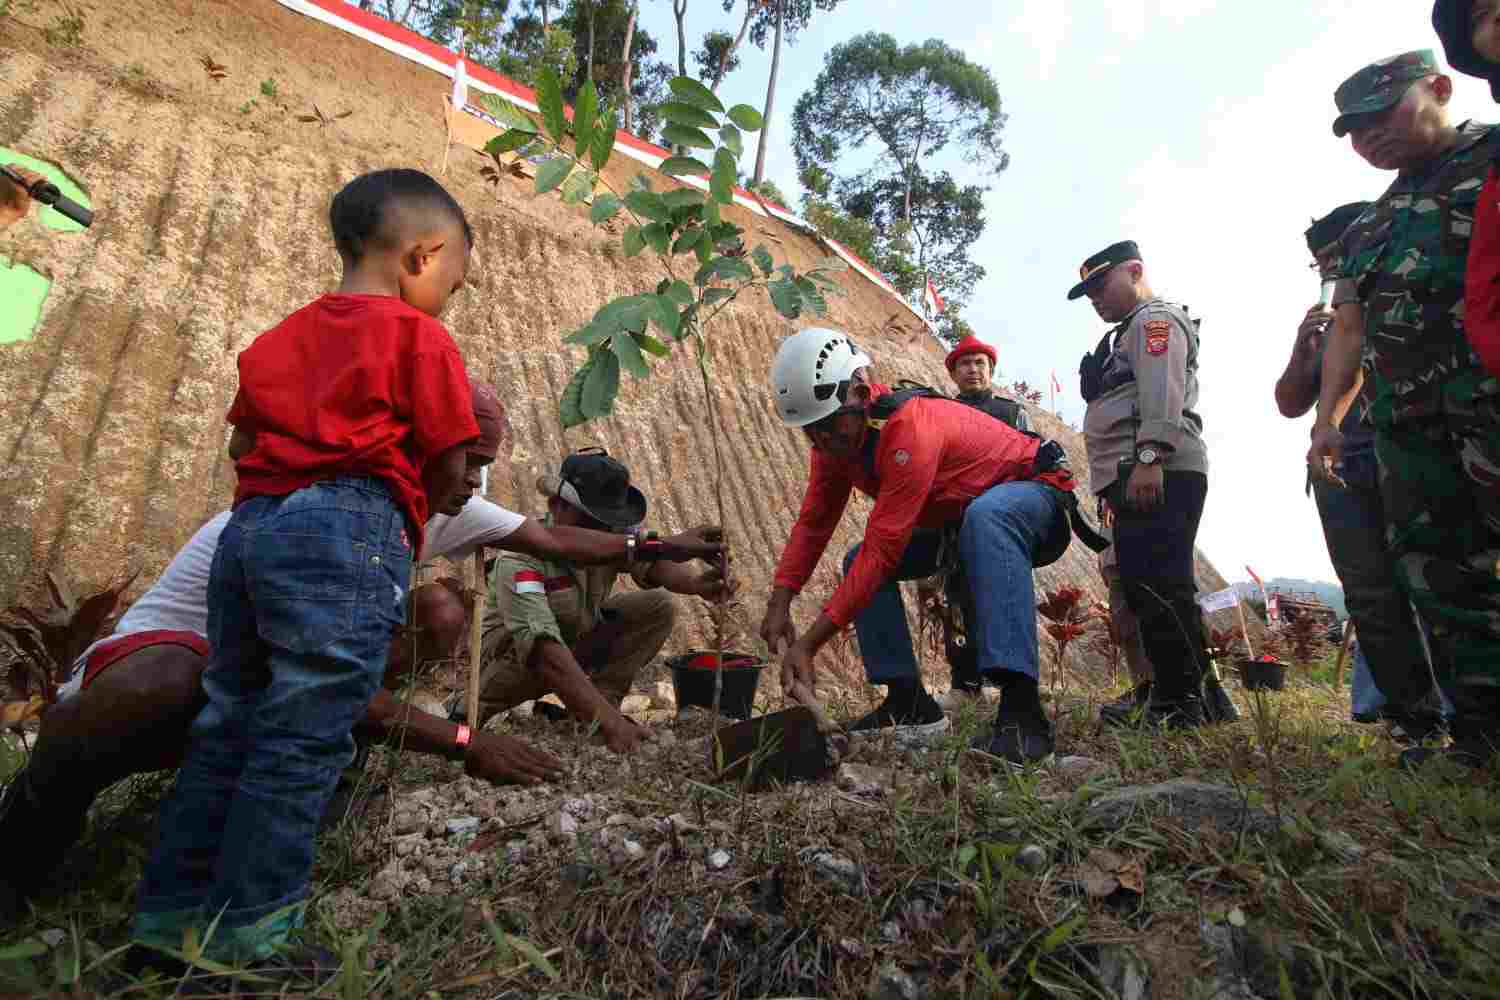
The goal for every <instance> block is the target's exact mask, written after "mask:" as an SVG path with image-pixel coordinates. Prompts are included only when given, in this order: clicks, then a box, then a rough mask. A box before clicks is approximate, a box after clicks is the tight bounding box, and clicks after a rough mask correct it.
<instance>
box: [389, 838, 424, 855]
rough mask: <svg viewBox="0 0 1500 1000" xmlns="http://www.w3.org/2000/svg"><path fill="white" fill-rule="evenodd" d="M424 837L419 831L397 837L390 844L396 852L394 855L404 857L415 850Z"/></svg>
mask: <svg viewBox="0 0 1500 1000" xmlns="http://www.w3.org/2000/svg"><path fill="white" fill-rule="evenodd" d="M425 839H426V838H424V837H423V836H422V835H421V834H420V833H418V834H413V835H411V836H408V837H397V838H396V839H395V841H394V843H393V844H392V845H391V846H392V848H393V849H394V850H395V852H396V857H398V858H404V857H406V856H407V855H408V854H410V853H411V852H412V851H415V850H416V849H417V847H418V845H420V844H421V843H422V841H423V840H425Z"/></svg>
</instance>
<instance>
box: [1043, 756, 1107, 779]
mask: <svg viewBox="0 0 1500 1000" xmlns="http://www.w3.org/2000/svg"><path fill="white" fill-rule="evenodd" d="M1102 767H1104V762H1103V761H1098V760H1095V759H1094V758H1092V757H1081V756H1078V755H1077V754H1070V755H1069V756H1067V757H1058V758H1056V759H1055V760H1053V762H1052V770H1054V771H1056V772H1057V773H1058V774H1065V775H1067V776H1069V777H1079V778H1081V777H1084V776H1086V775H1089V774H1093V773H1094V772H1095V771H1097V770H1099V769H1100V768H1102Z"/></svg>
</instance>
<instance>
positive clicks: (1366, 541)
mask: <svg viewBox="0 0 1500 1000" xmlns="http://www.w3.org/2000/svg"><path fill="white" fill-rule="evenodd" d="M1340 475H1341V476H1342V478H1343V479H1344V481H1345V482H1346V483H1347V484H1348V488H1347V489H1343V488H1340V487H1338V486H1336V485H1334V484H1332V483H1325V482H1318V483H1316V484H1315V485H1314V487H1313V489H1314V495H1315V496H1316V498H1317V501H1318V515H1319V517H1320V518H1321V519H1322V521H1323V537H1324V539H1326V540H1327V542H1328V558H1329V559H1330V560H1332V562H1333V569H1334V572H1335V573H1337V574H1338V577H1339V583H1340V584H1342V585H1343V588H1344V603H1345V604H1346V605H1347V607H1348V609H1349V617H1350V618H1351V619H1352V620H1353V622H1354V628H1355V632H1356V633H1357V634H1358V636H1359V646H1360V649H1361V650H1362V651H1363V653H1364V657H1365V661H1366V662H1367V663H1368V664H1369V666H1370V673H1371V674H1372V675H1373V677H1374V679H1375V686H1376V687H1378V688H1380V692H1381V693H1382V694H1383V695H1385V697H1386V698H1387V699H1388V700H1389V701H1390V702H1391V703H1392V706H1393V707H1398V708H1404V707H1408V706H1413V705H1415V704H1417V702H1419V701H1421V699H1422V698H1423V696H1425V695H1426V694H1427V692H1428V691H1429V690H1430V689H1431V687H1432V681H1431V671H1430V670H1429V669H1428V667H1427V657H1426V654H1425V653H1424V652H1423V651H1422V636H1421V632H1420V631H1419V629H1418V626H1417V623H1416V621H1415V620H1414V619H1413V618H1412V614H1411V606H1410V605H1409V604H1408V602H1407V599H1406V594H1404V593H1403V592H1402V591H1401V587H1400V585H1399V584H1398V582H1397V580H1396V563H1395V559H1394V557H1393V556H1392V554H1391V551H1390V550H1389V549H1388V548H1387V547H1386V528H1385V504H1384V502H1383V501H1382V500H1381V497H1380V485H1379V481H1378V473H1377V468H1376V463H1375V456H1374V455H1373V454H1366V455H1355V456H1351V457H1350V458H1348V459H1346V460H1345V462H1344V464H1343V468H1342V470H1341V472H1340Z"/></svg>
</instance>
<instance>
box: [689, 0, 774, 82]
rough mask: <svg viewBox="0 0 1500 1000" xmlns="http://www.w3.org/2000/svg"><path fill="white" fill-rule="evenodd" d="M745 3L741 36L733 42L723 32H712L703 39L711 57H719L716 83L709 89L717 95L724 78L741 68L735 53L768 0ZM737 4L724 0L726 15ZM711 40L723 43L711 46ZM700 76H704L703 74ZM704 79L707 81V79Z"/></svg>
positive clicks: (714, 74)
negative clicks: (719, 40)
mask: <svg viewBox="0 0 1500 1000" xmlns="http://www.w3.org/2000/svg"><path fill="white" fill-rule="evenodd" d="M744 2H745V17H744V20H742V21H740V30H739V34H737V35H735V36H734V39H733V41H730V40H729V35H728V34H726V33H724V32H721V31H720V32H712V33H711V34H709V35H707V36H705V37H704V39H703V43H704V48H705V50H706V51H707V52H708V53H709V54H710V55H713V56H717V62H716V64H715V66H714V71H713V79H714V82H713V84H712V85H711V86H710V87H709V89H710V90H712V91H713V92H714V93H716V94H717V93H718V92H719V84H721V83H723V82H724V77H726V76H728V75H729V74H730V73H733V72H734V71H735V70H736V69H738V68H739V65H740V59H739V56H737V55H735V53H736V52H738V51H739V47H740V43H741V42H743V41H744V40H745V35H746V34H747V33H748V32H749V31H750V22H751V21H752V20H754V18H755V11H756V9H757V8H759V7H764V6H765V5H766V3H767V0H744ZM735 3H736V0H724V13H726V14H727V13H729V12H730V11H732V10H734V5H735ZM710 38H716V39H722V40H723V41H722V42H721V43H720V44H719V45H717V46H715V45H713V44H710V42H709V39H710ZM724 43H727V44H724ZM700 65H701V64H700ZM699 75H700V76H702V74H699ZM703 78H704V79H707V77H703Z"/></svg>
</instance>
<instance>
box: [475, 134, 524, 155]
mask: <svg viewBox="0 0 1500 1000" xmlns="http://www.w3.org/2000/svg"><path fill="white" fill-rule="evenodd" d="M535 138H536V132H535V131H534V130H533V131H531V132H527V131H524V130H522V129H518V128H510V129H506V130H505V131H504V132H501V133H500V134H499V135H497V136H495V138H493V139H491V140H490V141H489V142H487V143H485V144H484V151H485V152H486V153H489V154H490V155H491V156H499V155H500V154H501V153H511V152H514V151H515V150H518V149H520V148H521V147H522V146H524V145H526V144H527V143H528V142H530V141H531V140H533V139H535Z"/></svg>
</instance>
